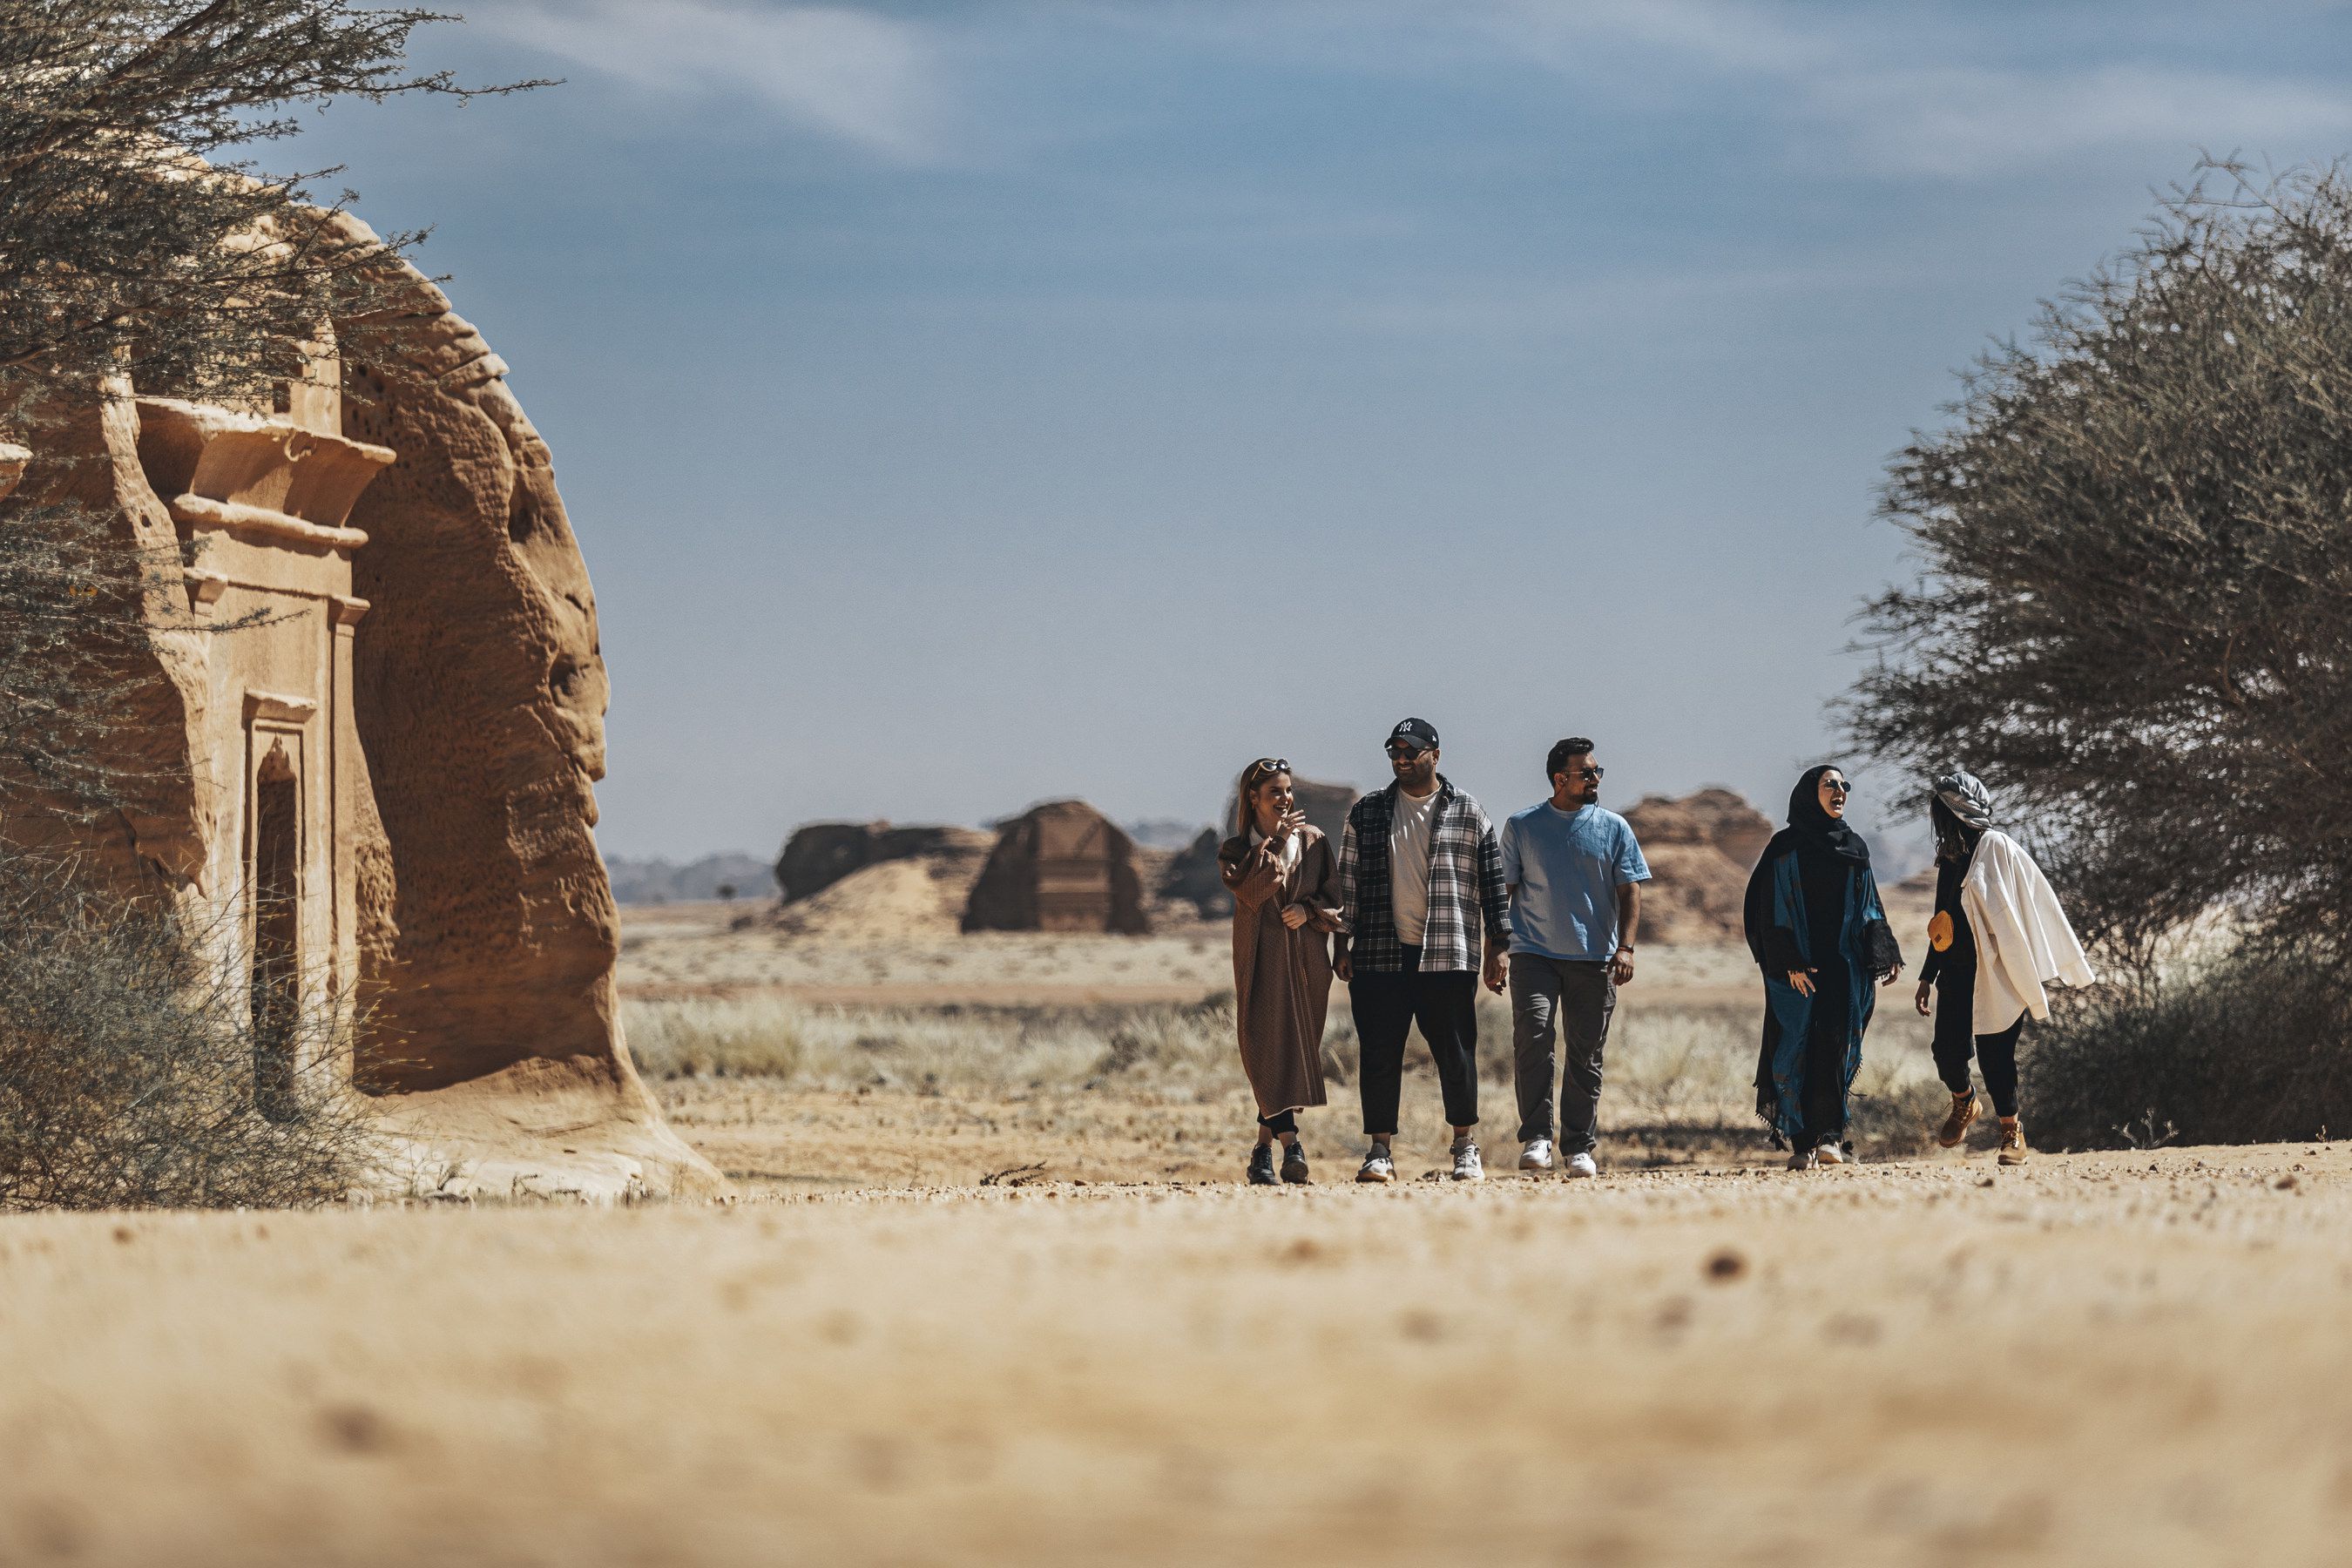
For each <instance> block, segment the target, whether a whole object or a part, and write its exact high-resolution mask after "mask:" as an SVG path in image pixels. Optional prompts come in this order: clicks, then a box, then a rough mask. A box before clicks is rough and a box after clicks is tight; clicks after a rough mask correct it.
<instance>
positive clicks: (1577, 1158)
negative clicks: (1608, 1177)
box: [1568, 1154, 1601, 1176]
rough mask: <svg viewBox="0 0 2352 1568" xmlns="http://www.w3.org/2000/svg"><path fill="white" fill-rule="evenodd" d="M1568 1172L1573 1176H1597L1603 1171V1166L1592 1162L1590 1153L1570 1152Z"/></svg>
mask: <svg viewBox="0 0 2352 1568" xmlns="http://www.w3.org/2000/svg"><path fill="white" fill-rule="evenodd" d="M1568 1173H1569V1174H1570V1175H1571V1176H1597V1175H1599V1174H1600V1173H1601V1167H1600V1166H1598V1165H1596V1164H1594V1163H1592V1156H1591V1155H1590V1154H1570V1156H1569V1157H1568Z"/></svg>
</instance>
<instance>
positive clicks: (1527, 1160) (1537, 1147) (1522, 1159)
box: [1519, 1138, 1551, 1171]
mask: <svg viewBox="0 0 2352 1568" xmlns="http://www.w3.org/2000/svg"><path fill="white" fill-rule="evenodd" d="M1519 1169H1520V1170H1522V1171H1549V1170H1550V1169H1551V1140H1550V1139H1549V1138H1530V1139H1528V1146H1527V1147H1526V1148H1524V1149H1522V1150H1520V1151H1519Z"/></svg>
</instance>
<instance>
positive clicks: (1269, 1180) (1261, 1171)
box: [1249, 1143, 1282, 1187]
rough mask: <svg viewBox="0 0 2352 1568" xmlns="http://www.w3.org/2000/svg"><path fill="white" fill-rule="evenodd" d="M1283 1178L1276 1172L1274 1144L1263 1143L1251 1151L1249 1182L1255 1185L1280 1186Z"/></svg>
mask: <svg viewBox="0 0 2352 1568" xmlns="http://www.w3.org/2000/svg"><path fill="white" fill-rule="evenodd" d="M1249 1184H1250V1185H1251V1186H1253V1187H1273V1186H1279V1185H1281V1184H1282V1178H1281V1177H1279V1176H1277V1175H1276V1174H1275V1173H1274V1145H1273V1144H1271V1143H1261V1144H1259V1145H1258V1146H1257V1147H1256V1148H1255V1149H1253V1150H1251V1151H1250V1163H1249Z"/></svg>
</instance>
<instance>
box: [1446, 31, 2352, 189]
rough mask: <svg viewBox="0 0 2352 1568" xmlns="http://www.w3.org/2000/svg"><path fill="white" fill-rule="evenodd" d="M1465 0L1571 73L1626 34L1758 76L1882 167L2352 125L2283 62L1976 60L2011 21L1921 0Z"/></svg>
mask: <svg viewBox="0 0 2352 1568" xmlns="http://www.w3.org/2000/svg"><path fill="white" fill-rule="evenodd" d="M1465 15H1468V16H1475V17H1477V18H1478V25H1480V26H1484V27H1486V29H1487V30H1489V32H1490V33H1491V34H1492V35H1493V36H1494V37H1496V39H1497V40H1498V41H1499V42H1501V43H1502V44H1503V45H1504V47H1508V48H1512V49H1514V50H1516V51H1517V52H1518V53H1520V54H1521V55H1523V56H1525V57H1527V58H1535V59H1538V60H1540V61H1542V62H1543V63H1544V64H1546V65H1548V66H1549V67H1551V68H1554V69H1557V70H1559V71H1560V72H1561V73H1562V74H1563V75H1567V76H1570V77H1583V78H1587V79H1598V76H1599V74H1600V73H1601V72H1603V71H1607V72H1609V73H1611V75H1612V79H1613V80H1618V81H1622V76H1620V75H1618V74H1617V73H1618V68H1619V67H1620V66H1621V65H1622V51H1624V50H1626V49H1628V48H1631V49H1633V50H1636V51H1640V52H1645V53H1653V54H1655V55H1657V56H1660V57H1663V58H1664V59H1666V60H1668V61H1672V60H1675V59H1677V58H1679V59H1680V60H1681V61H1683V62H1684V63H1685V65H1686V66H1688V67H1693V68H1696V69H1697V70H1698V71H1700V72H1703V73H1705V74H1706V75H1709V76H1712V77H1714V78H1716V79H1722V80H1727V81H1733V82H1738V81H1748V82H1752V83H1755V84H1757V85H1758V86H1759V88H1761V89H1764V90H1765V91H1766V92H1767V93H1768V94H1770V95H1772V96H1770V97H1767V98H1766V99H1765V100H1764V101H1763V105H1762V107H1763V109H1764V110H1765V112H1766V113H1768V114H1772V115H1776V116H1777V117H1779V118H1780V119H1782V120H1783V121H1786V122H1787V123H1789V124H1790V126H1791V127H1792V128H1793V129H1794V130H1795V131H1796V132H1798V134H1799V135H1800V136H1801V137H1808V138H1811V137H1819V138H1825V139H1826V140H1827V141H1828V142H1829V143H1830V144H1831V145H1832V147H1834V148H1835V149H1836V150H1837V151H1838V152H1839V153H1842V154H1843V156H1844V157H1846V158H1847V159H1848V160H1849V161H1850V162H1851V163H1853V165H1854V166H1858V167H1861V168H1864V169H1866V170H1870V171H1873V172H1876V173H1883V174H1924V175H1930V176H1942V177H1947V178H1960V179H1967V178H1977V177H1981V176H1984V175H1989V174H2000V173H2002V172H2005V171H2008V170H2011V169H2017V168H2023V167H2029V166H2032V165H2034V164H2042V163H2052V162H2054V161H2057V160H2060V159H2064V158H2068V157H2073V156H2077V155H2079V154H2082V153H2086V152H2092V151H2096V150H2100V149H2105V148H2116V147H2132V146H2149V145H2168V146H2173V147H2183V146H2188V147H2193V146H2197V145H2200V144H2207V143H2212V142H2221V143H2223V144H2233V143H2236V142H2296V141H2305V140H2309V139H2312V138H2315V137H2326V136H2332V135H2340V134H2342V133H2344V132H2347V130H2352V95H2347V94H2346V93H2344V92H2342V91H2339V90H2336V89H2333V88H2332V87H2329V88H2323V87H2320V86H2316V85H2314V84H2313V83H2312V82H2310V81H2307V80H2305V79H2296V78H2294V77H2290V76H2286V75H2283V74H2261V73H2253V72H2243V71H2230V70H2225V69H2219V68H2209V67H2182V66H2175V65H2168V64H2164V63H2160V62H2152V61H2148V60H2146V59H2134V58H2123V57H2124V55H2125V51H2123V50H2113V51H2109V52H2108V53H2107V54H2106V55H2105V58H2097V57H2093V58H2086V59H2084V62H2083V63H2081V64H2079V65H2055V66H2051V67H2047V68H2034V69H2028V68H2018V67H2016V66H2014V65H2010V64H1993V63H1985V62H1984V61H1983V59H1982V56H1983V55H1984V53H1985V52H1986V49H1987V46H1988V44H1989V43H1990V44H1996V45H1997V44H1998V43H2000V41H2001V39H2000V38H1999V37H1989V36H1988V32H1987V29H1989V28H1992V27H1996V26H2006V24H2004V23H2002V22H2001V21H2000V19H1999V18H1997V17H1985V18H1980V19H1976V20H1973V21H1972V20H1970V19H1969V18H1965V17H1962V16H1955V15H1953V14H1952V13H1949V12H1945V11H1938V10H1934V9H1928V8H1921V9H1917V10H1912V11H1907V12H1895V13H1894V14H1893V15H1892V16H1889V15H1888V14H1886V13H1874V14H1869V13H1854V12H1844V13H1830V14H1827V15H1824V14H1822V13H1818V12H1817V13H1815V14H1814V16H1813V17H1812V18H1811V20H1810V21H1809V22H1806V23H1803V24H1800V23H1798V22H1796V21H1792V20H1791V19H1790V13H1789V12H1787V11H1783V10H1774V9H1767V8H1764V7H1760V6H1757V5H1748V4H1743V3H1740V0H1490V3H1489V4H1487V5H1484V6H1483V7H1480V8H1477V9H1475V10H1472V11H1470V12H1467V13H1465ZM2062 47H2063V45H2060V44H2058V43H2057V42H2056V41H2055V40H2053V51H2054V50H2055V49H2056V48H2062ZM1923 59H1924V60H1931V61H1937V62H1939V63H1937V64H1935V65H1931V66H1921V65H1919V64H1917V63H1916V62H1918V61H1920V60H1923ZM1776 98H1777V101H1775V99H1776Z"/></svg>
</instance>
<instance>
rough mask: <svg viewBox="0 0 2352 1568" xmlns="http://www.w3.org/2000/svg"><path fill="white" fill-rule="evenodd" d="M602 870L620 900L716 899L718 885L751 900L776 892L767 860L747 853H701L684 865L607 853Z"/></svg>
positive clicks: (772, 894) (626, 902)
mask: <svg viewBox="0 0 2352 1568" xmlns="http://www.w3.org/2000/svg"><path fill="white" fill-rule="evenodd" d="M604 871H605V874H606V875H608V876H609V877H611V878H612V879H613V897H614V900H617V901H618V902H621V903H624V904H677V903H689V902H693V901H697V900H703V899H716V898H718V897H719V896H720V894H719V889H721V888H732V889H735V897H737V898H739V899H746V900H754V901H757V900H765V899H772V898H774V897H775V896H776V879H775V877H774V876H773V875H772V873H771V872H770V871H769V869H768V866H767V863H766V862H765V861H763V860H761V859H758V858H755V857H753V856H750V855H705V856H704V857H703V858H701V859H699V860H696V861H694V862H692V863H690V864H688V865H685V866H678V865H674V864H672V863H671V862H669V861H667V860H639V859H635V858H631V857H629V856H626V855H607V856H605V857H604Z"/></svg>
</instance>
